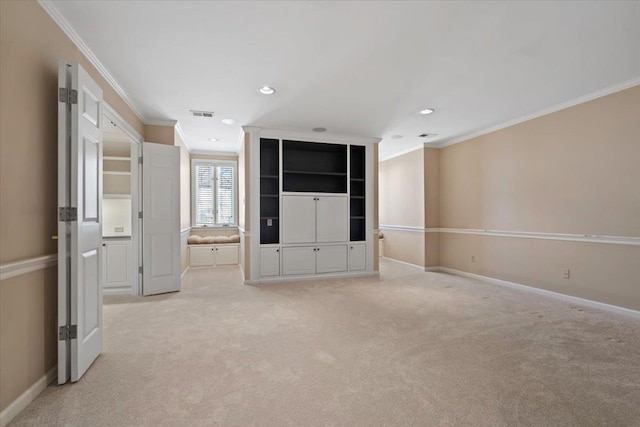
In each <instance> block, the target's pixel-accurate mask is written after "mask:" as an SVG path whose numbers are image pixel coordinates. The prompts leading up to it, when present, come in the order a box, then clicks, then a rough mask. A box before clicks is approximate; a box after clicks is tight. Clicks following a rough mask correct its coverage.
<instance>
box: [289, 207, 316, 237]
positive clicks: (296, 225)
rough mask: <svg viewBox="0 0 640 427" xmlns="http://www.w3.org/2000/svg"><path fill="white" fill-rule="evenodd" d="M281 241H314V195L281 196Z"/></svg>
mask: <svg viewBox="0 0 640 427" xmlns="http://www.w3.org/2000/svg"><path fill="white" fill-rule="evenodd" d="M282 241H283V242H284V243H315V241H316V197H314V196H282Z"/></svg>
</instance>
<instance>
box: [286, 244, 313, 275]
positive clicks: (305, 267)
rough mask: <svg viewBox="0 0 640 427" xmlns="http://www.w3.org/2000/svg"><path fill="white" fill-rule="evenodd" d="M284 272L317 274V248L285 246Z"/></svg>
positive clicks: (289, 273)
mask: <svg viewBox="0 0 640 427" xmlns="http://www.w3.org/2000/svg"><path fill="white" fill-rule="evenodd" d="M282 272H283V274H284V275H297V274H315V273H316V250H315V248H309V247H304V248H283V249H282Z"/></svg>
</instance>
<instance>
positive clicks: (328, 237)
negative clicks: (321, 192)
mask: <svg viewBox="0 0 640 427" xmlns="http://www.w3.org/2000/svg"><path fill="white" fill-rule="evenodd" d="M316 204H317V209H316V218H317V219H316V236H317V241H318V242H325V243H330V242H346V241H347V240H349V238H348V237H347V236H348V234H347V221H348V218H349V211H348V199H347V197H346V196H345V197H341V196H340V197H329V196H326V197H323V196H320V197H317V201H316Z"/></svg>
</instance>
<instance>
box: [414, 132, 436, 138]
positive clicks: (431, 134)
mask: <svg viewBox="0 0 640 427" xmlns="http://www.w3.org/2000/svg"><path fill="white" fill-rule="evenodd" d="M418 136H419V137H420V138H435V137H436V136H438V134H437V133H426V132H425V133H421V134H420V135H418Z"/></svg>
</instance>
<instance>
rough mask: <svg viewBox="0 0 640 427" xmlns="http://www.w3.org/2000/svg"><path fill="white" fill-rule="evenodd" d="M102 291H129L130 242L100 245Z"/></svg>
mask: <svg viewBox="0 0 640 427" xmlns="http://www.w3.org/2000/svg"><path fill="white" fill-rule="evenodd" d="M102 248H103V256H102V259H103V260H104V262H103V271H104V281H103V283H104V289H114V288H129V290H130V289H131V283H132V280H131V240H124V239H123V240H108V241H105V242H104V243H103V244H102Z"/></svg>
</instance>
